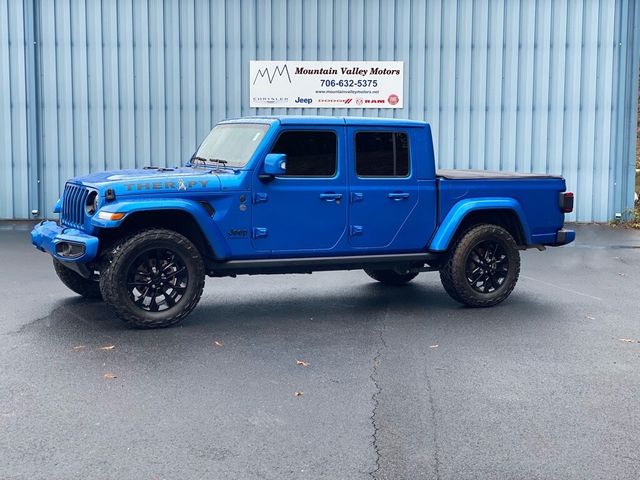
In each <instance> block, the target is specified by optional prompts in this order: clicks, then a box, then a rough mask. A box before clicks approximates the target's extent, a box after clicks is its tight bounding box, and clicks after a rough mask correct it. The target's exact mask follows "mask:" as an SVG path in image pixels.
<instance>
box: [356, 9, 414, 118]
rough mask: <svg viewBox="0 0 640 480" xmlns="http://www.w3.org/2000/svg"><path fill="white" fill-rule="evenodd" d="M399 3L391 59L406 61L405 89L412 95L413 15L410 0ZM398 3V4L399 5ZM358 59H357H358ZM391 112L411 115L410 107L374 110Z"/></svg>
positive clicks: (398, 114)
mask: <svg viewBox="0 0 640 480" xmlns="http://www.w3.org/2000/svg"><path fill="white" fill-rule="evenodd" d="M397 5H400V7H399V8H396V15H395V18H396V24H395V29H394V30H395V32H394V37H395V41H394V45H395V47H396V48H395V52H394V56H393V57H392V58H391V60H401V61H403V62H404V91H405V92H408V93H409V95H411V77H412V76H413V71H414V69H413V66H412V65H411V62H410V57H409V55H410V44H411V38H410V36H409V33H410V31H411V17H410V15H409V13H410V9H409V5H410V4H409V2H407V1H400V2H397ZM397 5H396V6H397ZM356 60H357V59H356ZM385 110H386V111H387V112H389V113H390V114H391V115H389V116H393V117H395V118H408V117H409V109H408V108H402V109H376V110H372V111H377V113H378V115H380V114H381V112H383V111H385Z"/></svg>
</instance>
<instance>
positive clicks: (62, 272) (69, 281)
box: [53, 258, 102, 300]
mask: <svg viewBox="0 0 640 480" xmlns="http://www.w3.org/2000/svg"><path fill="white" fill-rule="evenodd" d="M53 268H54V270H55V271H56V275H58V278H59V279H60V281H61V282H62V283H63V284H64V285H65V286H66V287H67V288H68V289H70V290H72V291H74V292H75V293H77V294H78V295H81V296H83V297H84V298H88V299H91V300H102V294H101V293H100V284H99V283H98V282H96V281H95V280H89V279H88V278H84V277H82V276H81V275H80V274H78V273H76V272H74V271H73V270H71V269H70V268H67V267H65V266H64V264H63V263H62V262H60V261H59V260H57V259H55V258H54V259H53Z"/></svg>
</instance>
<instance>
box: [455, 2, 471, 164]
mask: <svg viewBox="0 0 640 480" xmlns="http://www.w3.org/2000/svg"><path fill="white" fill-rule="evenodd" d="M472 14H473V4H472V3H471V0H459V1H458V12H457V27H456V29H457V31H458V35H457V36H456V39H455V41H456V62H455V66H456V67H455V80H453V79H452V81H453V82H455V89H456V90H455V99H454V101H455V104H454V108H453V118H454V124H453V125H454V137H453V152H454V158H453V165H454V168H469V166H470V161H469V129H470V127H471V116H470V111H471V75H472V70H471V66H472V56H471V42H472V32H473V28H472V26H473V15H472Z"/></svg>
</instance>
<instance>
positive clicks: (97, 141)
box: [86, 0, 106, 172]
mask: <svg viewBox="0 0 640 480" xmlns="http://www.w3.org/2000/svg"><path fill="white" fill-rule="evenodd" d="M86 22H87V102H88V106H87V108H88V132H89V138H88V144H89V154H88V155H89V158H88V161H89V170H90V171H92V172H95V171H99V170H104V169H105V168H106V160H105V150H104V149H105V142H104V140H105V138H104V135H105V122H104V117H105V99H104V82H103V79H104V68H105V66H104V58H103V56H102V35H103V31H102V12H101V9H100V4H98V3H97V2H93V1H90V0H88V1H87V7H86Z"/></svg>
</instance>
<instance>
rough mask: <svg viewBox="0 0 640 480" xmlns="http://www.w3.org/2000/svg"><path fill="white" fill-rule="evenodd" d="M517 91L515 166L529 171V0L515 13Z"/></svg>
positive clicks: (531, 16)
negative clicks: (517, 36) (516, 19)
mask: <svg viewBox="0 0 640 480" xmlns="http://www.w3.org/2000/svg"><path fill="white" fill-rule="evenodd" d="M518 17H519V28H518V29H519V38H518V67H517V68H518V86H517V89H518V93H517V106H516V145H517V147H516V157H515V169H516V170H517V171H519V172H530V171H531V142H532V137H531V128H532V115H533V108H534V105H533V77H534V71H533V65H534V62H533V60H534V53H535V49H534V43H535V17H536V10H535V4H534V3H533V2H522V3H521V6H520V12H519V15H518Z"/></svg>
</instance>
